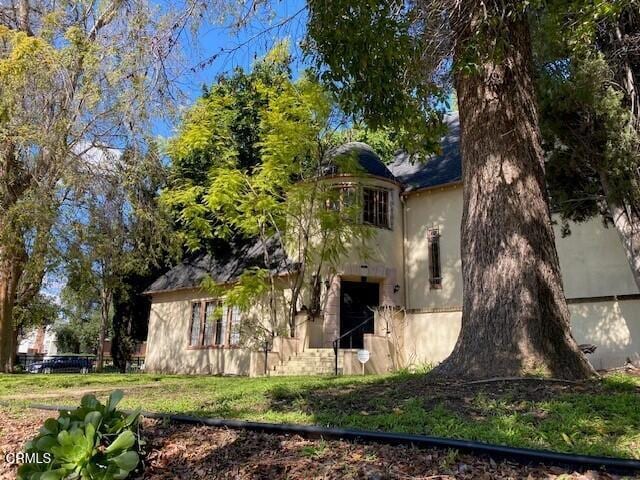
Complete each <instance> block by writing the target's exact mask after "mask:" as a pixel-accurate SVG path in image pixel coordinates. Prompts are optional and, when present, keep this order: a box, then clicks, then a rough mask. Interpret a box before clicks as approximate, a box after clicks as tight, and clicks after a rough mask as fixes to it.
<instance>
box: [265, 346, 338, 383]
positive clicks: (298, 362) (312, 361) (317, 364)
mask: <svg viewBox="0 0 640 480" xmlns="http://www.w3.org/2000/svg"><path fill="white" fill-rule="evenodd" d="M339 360H340V359H339ZM335 361H336V357H335V354H334V353H333V349H332V348H307V349H306V350H305V351H304V352H301V353H295V354H293V355H291V356H289V358H287V359H283V361H282V363H280V364H278V365H275V366H274V367H273V370H272V371H271V375H277V376H281V375H333V373H334V369H335ZM341 368H342V362H341V361H339V363H338V369H341Z"/></svg>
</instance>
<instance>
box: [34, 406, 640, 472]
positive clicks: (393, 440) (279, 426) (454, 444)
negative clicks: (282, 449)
mask: <svg viewBox="0 0 640 480" xmlns="http://www.w3.org/2000/svg"><path fill="white" fill-rule="evenodd" d="M29 408H33V409H39V410H56V411H72V410H75V407H65V406H56V405H30V406H29ZM142 416H144V417H146V418H154V419H161V420H170V421H172V422H176V423H185V424H191V425H207V426H210V427H221V428H229V429H234V430H250V431H254V432H261V433H270V434H289V435H300V436H301V437H305V438H324V439H340V440H352V441H357V442H363V443H382V444H387V445H405V446H412V447H417V448H445V449H455V450H459V451H461V452H468V453H473V454H476V455H486V456H489V457H491V458H493V459H505V460H514V461H516V462H518V463H521V464H525V465H528V464H546V465H556V466H562V467H565V468H573V469H579V470H603V471H606V472H610V473H618V474H638V473H640V460H632V459H625V458H615V457H597V456H591V455H572V454H569V453H560V452H552V451H550V450H536V449H533V448H517V447H507V446H503V445H492V444H490V443H484V442H477V441H473V440H457V439H453V438H441V437H432V436H429V435H414V434H408V433H388V432H377V431H369V430H358V429H349V428H327V427H321V426H318V425H292V424H286V423H264V422H247V421H243V420H226V419H220V418H206V417H193V416H189V415H173V414H166V413H154V412H142Z"/></svg>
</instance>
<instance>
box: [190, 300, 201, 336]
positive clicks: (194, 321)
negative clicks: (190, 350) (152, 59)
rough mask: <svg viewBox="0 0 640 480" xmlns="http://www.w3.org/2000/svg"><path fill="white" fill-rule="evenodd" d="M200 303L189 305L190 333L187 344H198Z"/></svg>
mask: <svg viewBox="0 0 640 480" xmlns="http://www.w3.org/2000/svg"><path fill="white" fill-rule="evenodd" d="M200 323H201V322H200V304H199V303H194V304H193V305H191V335H190V336H189V345H191V346H192V347H193V346H196V345H200Z"/></svg>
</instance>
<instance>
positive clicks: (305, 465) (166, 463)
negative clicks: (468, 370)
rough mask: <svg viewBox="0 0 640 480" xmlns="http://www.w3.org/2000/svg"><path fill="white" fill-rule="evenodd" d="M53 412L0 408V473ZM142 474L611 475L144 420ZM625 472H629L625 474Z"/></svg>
mask: <svg viewBox="0 0 640 480" xmlns="http://www.w3.org/2000/svg"><path fill="white" fill-rule="evenodd" d="M50 414H51V412H41V411H28V412H24V411H16V410H4V409H2V410H0V415H1V416H2V421H1V423H0V453H1V454H2V457H1V458H0V478H1V479H11V478H15V472H16V467H15V466H12V465H8V464H7V463H6V462H5V461H4V454H5V453H7V452H15V451H18V450H20V449H21V448H22V447H23V445H24V442H25V441H26V440H28V439H29V438H30V437H32V436H33V435H34V434H35V433H36V432H37V430H38V428H39V427H40V425H41V424H42V422H43V421H44V420H45V419H46V418H47V417H48V416H50ZM143 431H144V435H145V436H146V438H147V442H148V443H147V445H146V450H147V455H146V458H145V460H144V466H145V469H144V472H143V473H142V474H141V475H140V476H139V478H140V479H218V478H220V479H222V478H224V479H227V478H235V479H284V478H287V479H305V480H307V479H371V480H374V479H380V480H382V479H413V478H415V479H542V478H551V479H554V478H563V479H569V478H571V479H603V480H605V479H615V478H621V477H617V476H615V475H608V474H603V473H598V472H592V471H589V472H581V473H578V472H571V471H568V470H565V469H562V468H558V467H548V466H522V465H518V464H514V463H510V462H495V461H494V460H492V459H490V458H485V457H477V456H471V455H462V454H458V453H456V452H452V451H445V450H435V449H431V450H418V449H413V448H408V447H392V446H386V445H363V444H355V443H351V442H343V441H333V440H328V441H324V440H306V439H304V438H302V437H299V436H295V435H294V436H291V435H267V434H259V433H253V432H245V431H236V430H227V429H221V428H213V427H205V426H192V425H178V424H167V423H165V422H161V421H157V420H153V421H152V420H145V421H144V430H143ZM627 478H628V477H627Z"/></svg>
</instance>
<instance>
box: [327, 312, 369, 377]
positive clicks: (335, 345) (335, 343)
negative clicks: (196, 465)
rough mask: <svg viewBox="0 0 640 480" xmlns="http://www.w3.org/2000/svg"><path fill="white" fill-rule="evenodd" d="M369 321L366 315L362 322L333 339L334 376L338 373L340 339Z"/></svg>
mask: <svg viewBox="0 0 640 480" xmlns="http://www.w3.org/2000/svg"><path fill="white" fill-rule="evenodd" d="M370 321H371V317H367V319H366V320H365V321H364V322H362V323H360V324H358V325H356V326H355V327H353V328H352V329H351V330H348V331H346V332H345V333H343V334H342V335H340V336H339V337H338V338H336V339H335V340H334V341H333V352H334V353H335V356H336V360H335V367H334V372H335V375H336V376H337V375H338V350H339V349H340V340H342V339H343V338H345V337H347V336H348V335H351V334H352V333H353V332H355V331H356V330H358V329H359V328H362V327H364V326H365V325H366V324H367V323H369V322H370Z"/></svg>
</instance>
